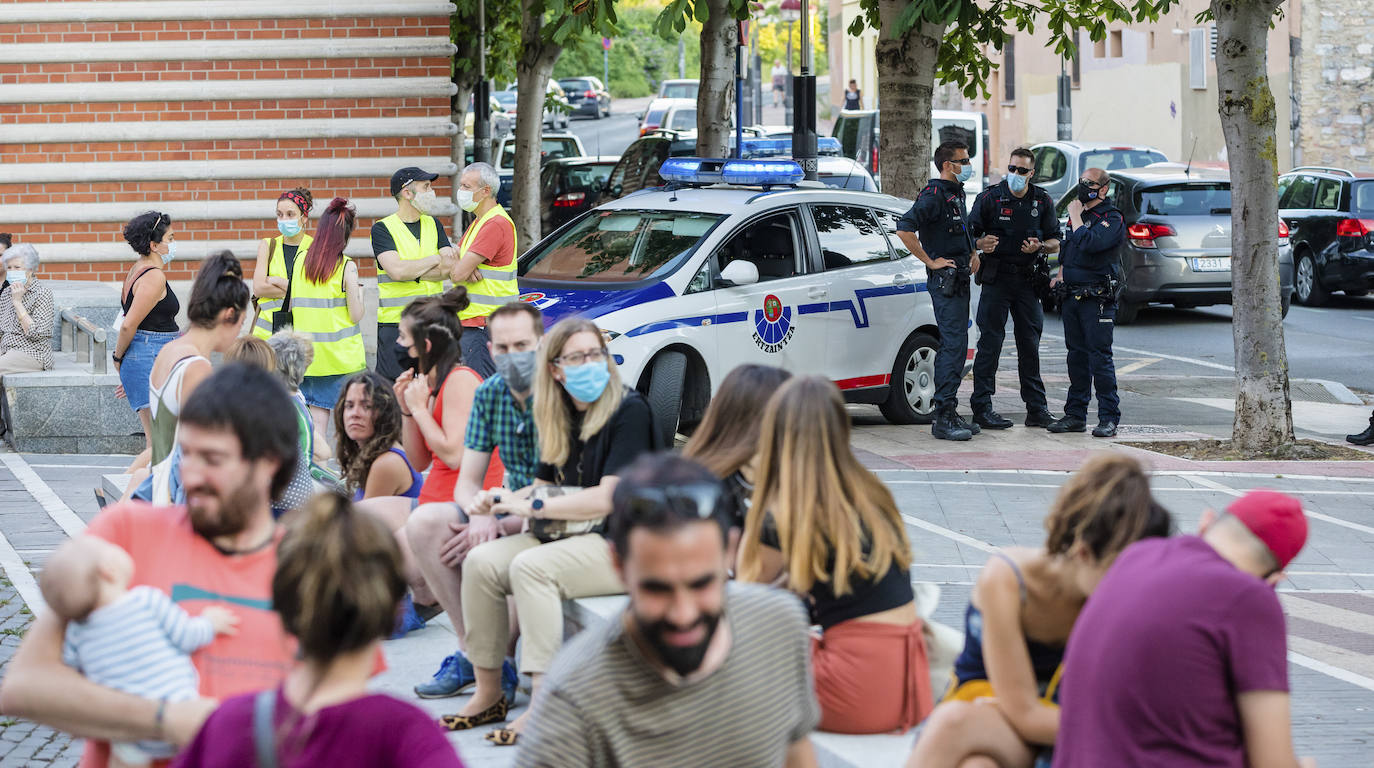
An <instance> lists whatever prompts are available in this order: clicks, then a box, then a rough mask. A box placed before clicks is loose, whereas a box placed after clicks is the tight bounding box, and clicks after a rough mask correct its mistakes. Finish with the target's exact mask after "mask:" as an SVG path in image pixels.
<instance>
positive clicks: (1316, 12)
mask: <svg viewBox="0 0 1374 768" xmlns="http://www.w3.org/2000/svg"><path fill="white" fill-rule="evenodd" d="M1301 46H1302V50H1301V53H1300V55H1299V62H1300V63H1299V72H1300V90H1299V93H1300V94H1301V120H1300V123H1299V127H1298V135H1299V147H1300V149H1301V156H1300V159H1299V160H1298V163H1299V164H1301V165H1325V166H1335V167H1337V168H1347V169H1349V170H1352V171H1366V172H1367V171H1374V128H1371V127H1370V126H1371V124H1374V17H1371V16H1370V5H1369V0H1307V1H1306V2H1304V3H1303V6H1302V43H1301ZM1270 55H1271V56H1272V55H1273V53H1272V52H1271V53H1270Z"/></svg>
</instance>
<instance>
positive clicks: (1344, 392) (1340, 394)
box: [1293, 379, 1365, 405]
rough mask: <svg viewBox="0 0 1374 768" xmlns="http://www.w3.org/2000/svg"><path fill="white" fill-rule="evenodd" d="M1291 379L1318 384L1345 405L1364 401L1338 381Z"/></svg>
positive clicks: (1358, 403)
mask: <svg viewBox="0 0 1374 768" xmlns="http://www.w3.org/2000/svg"><path fill="white" fill-rule="evenodd" d="M1293 381H1307V382H1311V383H1313V384H1320V385H1322V386H1323V387H1325V388H1326V391H1327V392H1329V393H1331V396H1332V397H1334V398H1336V400H1337V401H1338V402H1340V403H1343V404H1345V405H1364V404H1365V402H1364V400H1363V399H1361V398H1360V396H1359V395H1357V394H1355V393H1354V392H1351V391H1350V388H1349V387H1347V386H1346V385H1344V384H1342V383H1340V382H1339V381H1327V380H1326V379H1293Z"/></svg>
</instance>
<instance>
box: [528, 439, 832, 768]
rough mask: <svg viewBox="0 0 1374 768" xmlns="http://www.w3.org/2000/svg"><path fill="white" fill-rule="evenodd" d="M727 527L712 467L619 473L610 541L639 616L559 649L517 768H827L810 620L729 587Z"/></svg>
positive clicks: (666, 458) (768, 595) (653, 465)
mask: <svg viewBox="0 0 1374 768" xmlns="http://www.w3.org/2000/svg"><path fill="white" fill-rule="evenodd" d="M729 529H730V514H729V509H728V505H727V503H726V499H725V493H724V490H723V488H722V486H721V483H720V481H719V480H718V479H716V477H715V476H714V475H712V474H711V473H710V471H708V470H707V469H706V468H705V467H702V466H701V465H699V464H696V463H695V462H692V461H690V460H688V459H684V458H680V457H678V456H673V455H670V454H656V455H651V456H645V457H643V458H641V459H639V460H638V461H636V462H635V463H634V464H631V465H630V467H629V468H628V469H626V470H625V471H624V472H623V473H621V475H620V482H619V484H618V485H617V486H616V488H615V495H614V497H613V501H612V511H611V515H610V517H609V519H608V521H607V534H606V535H607V537H608V538H609V539H610V546H611V547H612V557H613V559H614V561H615V566H616V569H617V572H618V573H619V574H620V577H621V579H622V580H623V581H624V583H625V589H626V592H627V593H628V594H629V597H630V602H629V605H628V606H627V607H626V608H625V610H624V612H623V613H622V614H621V615H619V616H616V617H614V618H612V619H611V620H610V621H608V622H606V624H605V625H603V626H601V627H597V628H594V629H590V630H588V631H586V632H583V633H582V634H580V635H578V636H577V637H576V638H574V639H573V640H572V641H570V642H569V643H568V644H567V645H565V646H564V647H563V650H562V651H560V652H559V654H558V657H557V658H556V659H555V660H554V663H553V667H552V668H551V669H550V670H549V673H548V675H547V676H546V677H545V679H544V682H543V684H542V685H541V686H540V687H539V691H538V693H537V695H536V696H535V700H534V704H533V705H532V712H533V715H532V717H531V720H532V722H531V724H530V726H529V730H528V733H527V734H526V735H524V736H523V737H522V738H521V740H520V743H519V748H520V752H519V753H518V755H517V757H516V765H517V766H520V767H521V768H526V767H529V768H533V767H534V766H547V767H549V768H553V767H554V766H564V765H579V766H606V767H607V768H609V766H617V765H678V766H717V765H729V766H778V765H785V766H787V767H788V768H801V767H802V766H814V765H815V764H816V758H815V753H814V752H813V750H812V747H811V739H810V734H811V731H812V730H813V729H814V728H815V727H816V723H817V722H818V721H819V720H820V709H819V707H818V706H817V704H816V697H815V694H814V692H813V691H812V681H811V639H810V636H809V634H808V628H807V616H806V611H805V609H803V608H802V605H801V603H800V602H799V601H798V600H797V598H796V597H794V596H792V595H791V594H789V593H787V592H785V591H783V590H777V589H769V588H767V587H763V586H760V585H755V584H741V583H738V582H730V581H729V580H728V575H727V567H728V565H729V558H728V557H727V554H726V551H727V546H726V542H727V537H728V533H729Z"/></svg>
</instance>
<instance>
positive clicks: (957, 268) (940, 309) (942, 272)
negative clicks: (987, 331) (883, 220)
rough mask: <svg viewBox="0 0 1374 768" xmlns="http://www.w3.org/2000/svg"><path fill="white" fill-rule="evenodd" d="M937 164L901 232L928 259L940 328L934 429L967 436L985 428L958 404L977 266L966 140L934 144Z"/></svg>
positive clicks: (945, 435)
mask: <svg viewBox="0 0 1374 768" xmlns="http://www.w3.org/2000/svg"><path fill="white" fill-rule="evenodd" d="M935 169H936V170H937V171H939V173H940V177H939V178H937V179H931V180H930V183H929V184H927V185H926V186H925V189H922V190H921V191H920V193H919V194H917V195H916V201H915V203H914V204H913V205H912V206H911V210H909V211H907V212H906V214H905V215H903V216H902V218H901V220H900V221H898V222H897V237H898V238H899V239H901V241H902V244H903V245H905V246H906V247H907V250H909V251H911V252H912V253H913V254H915V255H916V258H918V259H920V260H921V263H923V264H925V265H926V286H927V290H928V291H929V292H930V302H931V305H932V306H933V307H934V308H935V323H936V325H937V326H939V329H940V348H939V349H938V350H936V352H935V423H934V424H933V425H932V427H931V431H930V432H931V434H932V435H934V436H935V437H936V438H937V439H940V440H968V439H969V438H971V437H973V436H974V435H975V434H977V433H978V432H980V431H981V430H979V429H978V425H977V424H970V423H969V422H966V421H964V420H963V419H961V418H960V417H959V414H958V411H957V410H956V409H957V408H958V405H959V380H960V379H962V378H963V373H964V361H965V360H967V359H968V324H969V323H968V302H969V288H970V285H971V282H972V280H971V276H972V274H973V273H974V272H977V271H978V267H979V263H978V254H977V253H974V248H973V238H972V237H970V236H969V233H968V212H967V210H966V205H965V203H964V182H966V181H968V180H969V179H970V178H972V176H973V164H972V161H971V160H970V159H969V156H968V145H967V144H965V143H963V142H961V141H946V142H944V143H942V144H941V145H940V146H938V147H936V148H935ZM918 233H919V235H918Z"/></svg>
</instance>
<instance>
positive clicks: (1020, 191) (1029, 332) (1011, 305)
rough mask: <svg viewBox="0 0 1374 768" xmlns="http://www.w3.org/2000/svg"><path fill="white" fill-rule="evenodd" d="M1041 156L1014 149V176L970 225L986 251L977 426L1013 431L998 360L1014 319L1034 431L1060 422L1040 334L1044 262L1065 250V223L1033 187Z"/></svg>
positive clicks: (981, 202) (982, 203) (991, 192)
mask: <svg viewBox="0 0 1374 768" xmlns="http://www.w3.org/2000/svg"><path fill="white" fill-rule="evenodd" d="M1034 167H1035V155H1032V154H1031V151H1030V150H1029V149H1026V148H1025V147H1017V148H1016V149H1013V150H1012V151H1011V159H1010V160H1009V161H1008V165H1007V178H1006V179H1005V180H1004V181H1003V182H1002V183H1000V184H997V185H996V186H993V187H989V188H988V189H986V190H984V191H983V193H982V194H980V195H979V196H978V199H976V200H974V201H973V210H972V211H970V212H969V217H968V228H969V232H971V233H972V234H973V237H974V245H976V246H977V247H978V250H979V251H981V254H980V258H981V260H982V266H981V267H979V270H978V279H979V284H981V285H982V286H983V291H982V294H981V295H980V297H979V299H978V313H977V316H976V318H977V323H978V334H979V335H978V353H977V354H976V355H974V357H973V399H972V400H971V405H972V406H973V423H975V424H978V425H979V426H982V427H984V428H987V429H1007V428H1008V427H1010V426H1011V425H1012V422H1011V419H1008V418H1006V417H1004V416H1002V415H1001V414H999V413H998V412H997V411H994V410H993V409H992V393H993V392H996V391H997V361H998V358H999V357H1001V355H1002V340H1003V339H1004V338H1005V337H1006V333H1007V314H1008V313H1010V314H1011V319H1012V325H1013V328H1014V329H1015V331H1014V333H1015V336H1016V367H1017V371H1018V373H1019V374H1020V377H1021V400H1022V401H1023V402H1025V404H1026V426H1028V427H1048V426H1049V425H1050V423H1051V422H1052V421H1054V417H1053V416H1051V415H1050V412H1049V408H1048V407H1047V402H1046V400H1045V382H1044V381H1042V380H1041V378H1040V333H1041V331H1043V330H1044V324H1045V316H1044V312H1043V311H1042V310H1041V308H1040V299H1039V297H1038V296H1036V294H1035V283H1034V281H1035V270H1036V262H1037V261H1038V260H1040V259H1044V258H1045V255H1046V254H1049V253H1054V252H1056V251H1058V250H1059V219H1057V218H1055V215H1054V202H1053V201H1052V200H1050V195H1049V193H1048V192H1046V191H1045V190H1043V189H1041V188H1040V187H1037V186H1035V185H1034V184H1031V183H1030V175H1031V171H1032V169H1033V168H1034Z"/></svg>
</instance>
